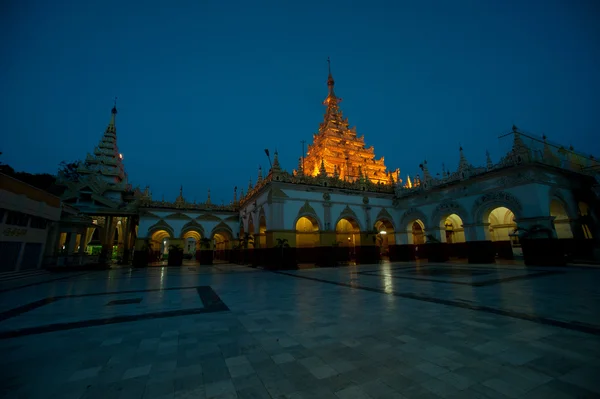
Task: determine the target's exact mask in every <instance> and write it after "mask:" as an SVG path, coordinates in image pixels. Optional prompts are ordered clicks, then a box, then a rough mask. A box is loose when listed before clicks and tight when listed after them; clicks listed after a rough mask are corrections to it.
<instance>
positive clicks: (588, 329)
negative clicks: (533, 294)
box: [270, 270, 600, 336]
mask: <svg viewBox="0 0 600 399" xmlns="http://www.w3.org/2000/svg"><path fill="white" fill-rule="evenodd" d="M270 272H271V273H275V274H281V275H284V276H289V277H295V278H300V279H305V280H310V281H314V282H319V283H325V284H332V285H338V286H341V287H346V288H350V289H356V290H363V291H370V292H376V293H379V294H384V295H393V296H396V297H399V298H406V299H413V300H416V301H422V302H429V303H437V304H440V305H446V306H453V307H457V308H462V309H467V310H473V311H478V312H486V313H493V314H497V315H500V316H506V317H510V318H513V319H518V320H524V321H529V322H533V323H536V324H541V325H547V326H552V327H558V328H563V329H566V330H572V331H578V332H583V333H586V334H590V335H595V336H600V328H598V327H595V326H591V325H587V324H585V323H581V322H576V323H577V324H574V323H568V322H564V321H560V320H554V319H549V318H546V317H536V316H531V315H528V314H526V313H519V312H511V311H507V310H503V309H497V308H492V307H489V306H479V305H469V304H466V303H461V302H457V301H450V300H445V299H437V298H433V297H425V296H421V295H416V294H402V293H398V292H389V293H388V292H385V291H383V290H381V289H378V288H371V287H364V286H359V285H354V286H353V285H351V284H347V283H341V282H336V281H329V280H324V279H319V278H314V277H308V276H299V275H295V274H292V273H286V272H281V271H274V270H270Z"/></svg>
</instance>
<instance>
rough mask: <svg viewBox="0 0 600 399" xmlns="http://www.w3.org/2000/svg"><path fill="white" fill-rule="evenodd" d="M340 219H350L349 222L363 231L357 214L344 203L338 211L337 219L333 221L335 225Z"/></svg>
mask: <svg viewBox="0 0 600 399" xmlns="http://www.w3.org/2000/svg"><path fill="white" fill-rule="evenodd" d="M342 219H346V220H348V221H350V222H351V224H356V226H357V227H358V231H359V232H360V231H363V227H362V226H361V224H360V219H359V218H358V216H356V213H355V212H354V211H353V210H352V208H350V206H349V205H346V207H345V208H344V209H343V210H342V212H340V216H338V218H337V220H336V221H335V225H336V227H337V225H338V223H339V222H340V221H341V220H342Z"/></svg>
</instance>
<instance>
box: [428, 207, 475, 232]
mask: <svg viewBox="0 0 600 399" xmlns="http://www.w3.org/2000/svg"><path fill="white" fill-rule="evenodd" d="M450 215H456V216H457V217H458V219H460V221H461V226H462V223H464V221H465V220H469V215H468V212H467V210H466V209H465V208H464V207H463V206H462V205H460V204H459V203H458V202H456V201H444V202H442V203H441V204H439V205H438V206H436V207H435V209H434V210H433V213H432V215H431V222H432V223H434V224H436V225H439V227H440V228H444V226H445V222H446V219H448V217H449V216H450ZM455 219H456V218H455ZM455 221H457V220H455Z"/></svg>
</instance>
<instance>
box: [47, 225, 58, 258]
mask: <svg viewBox="0 0 600 399" xmlns="http://www.w3.org/2000/svg"><path fill="white" fill-rule="evenodd" d="M59 227H60V225H59V223H58V222H54V223H52V224H51V225H50V230H49V231H48V236H47V237H46V247H45V248H44V255H45V256H54V255H55V254H56V249H57V248H58V244H59V243H58V237H60V234H59V233H60V230H59Z"/></svg>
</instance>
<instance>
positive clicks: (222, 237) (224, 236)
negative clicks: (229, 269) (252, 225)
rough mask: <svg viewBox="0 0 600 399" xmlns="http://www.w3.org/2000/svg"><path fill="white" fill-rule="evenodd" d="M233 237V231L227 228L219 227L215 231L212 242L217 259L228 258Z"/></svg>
mask: <svg viewBox="0 0 600 399" xmlns="http://www.w3.org/2000/svg"><path fill="white" fill-rule="evenodd" d="M232 239H233V237H232V236H231V233H230V232H228V231H226V230H223V229H219V230H217V231H214V232H213V235H212V243H213V248H214V258H215V259H222V260H225V259H227V255H228V253H227V251H228V250H230V249H231V244H232Z"/></svg>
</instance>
